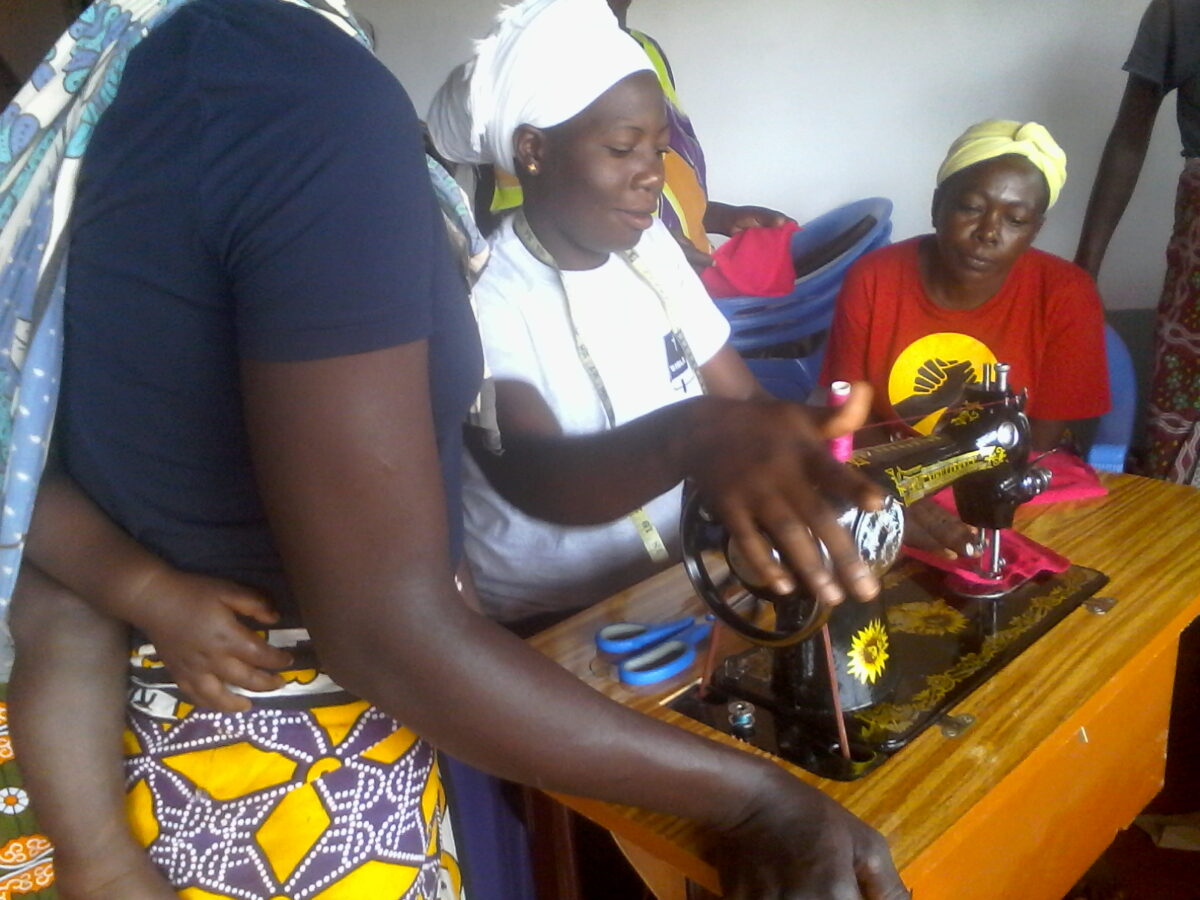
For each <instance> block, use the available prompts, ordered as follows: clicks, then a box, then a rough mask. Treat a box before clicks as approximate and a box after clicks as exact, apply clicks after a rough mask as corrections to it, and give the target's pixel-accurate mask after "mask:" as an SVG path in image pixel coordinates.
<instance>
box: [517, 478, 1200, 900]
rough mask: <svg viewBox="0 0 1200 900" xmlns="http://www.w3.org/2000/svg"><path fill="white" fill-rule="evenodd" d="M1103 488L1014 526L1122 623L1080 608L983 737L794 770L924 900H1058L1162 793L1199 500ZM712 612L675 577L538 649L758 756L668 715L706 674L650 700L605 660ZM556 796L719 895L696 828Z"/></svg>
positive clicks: (976, 704)
mask: <svg viewBox="0 0 1200 900" xmlns="http://www.w3.org/2000/svg"><path fill="white" fill-rule="evenodd" d="M1102 477H1103V480H1104V482H1105V484H1106V486H1107V487H1108V488H1109V490H1110V493H1109V494H1108V496H1106V497H1104V498H1102V499H1098V500H1091V501H1082V502H1074V503H1059V504H1051V505H1046V506H1034V507H1025V508H1023V509H1022V510H1020V511H1019V513H1018V516H1017V528H1018V529H1019V530H1020V531H1022V532H1024V533H1025V534H1027V535H1029V536H1030V537H1032V538H1034V539H1035V540H1038V541H1040V542H1042V543H1044V544H1046V545H1047V546H1049V547H1052V548H1053V549H1055V550H1057V551H1058V552H1060V553H1062V554H1064V555H1066V556H1067V557H1068V558H1070V560H1071V561H1072V562H1073V563H1076V564H1079V565H1083V566H1089V567H1092V568H1095V569H1099V570H1100V571H1102V572H1105V573H1106V574H1107V575H1108V576H1109V577H1110V578H1111V582H1110V583H1109V585H1108V586H1107V587H1105V588H1103V589H1102V590H1101V591H1100V594H1101V595H1102V596H1106V597H1113V598H1115V599H1116V600H1117V604H1116V606H1115V608H1113V609H1112V611H1111V612H1109V613H1107V614H1105V615H1097V614H1095V613H1093V612H1090V611H1088V610H1086V609H1084V608H1082V607H1081V608H1079V609H1076V610H1074V611H1073V612H1072V613H1070V615H1069V616H1068V617H1067V618H1066V619H1065V620H1063V621H1062V622H1061V623H1060V624H1059V625H1057V626H1056V627H1055V628H1054V629H1053V630H1052V631H1051V632H1050V633H1049V634H1048V635H1047V636H1046V637H1044V638H1042V639H1041V640H1039V641H1038V642H1037V643H1035V644H1034V645H1033V646H1032V647H1030V648H1029V649H1027V650H1026V651H1025V652H1024V653H1023V654H1022V655H1021V656H1020V657H1018V658H1017V659H1016V660H1015V661H1014V662H1012V663H1011V664H1010V665H1008V666H1007V667H1006V668H1005V669H1003V670H1002V671H1001V672H999V673H998V674H996V675H994V676H993V677H992V678H990V679H989V680H988V681H987V682H986V683H985V684H984V685H983V686H982V687H980V688H979V689H978V690H977V691H975V692H974V693H973V694H971V695H970V696H969V697H967V698H966V699H965V700H964V701H963V702H961V703H960V704H958V706H956V707H955V708H954V709H952V710H951V712H952V713H953V714H956V715H957V714H961V713H970V714H972V715H974V716H975V717H976V723H975V724H974V725H973V726H972V727H971V728H969V729H968V730H967V731H966V732H965V733H964V734H962V735H960V736H959V737H957V738H948V737H946V736H945V735H943V733H942V731H941V730H940V729H939V728H937V727H933V728H929V729H928V730H926V731H925V732H924V733H922V734H921V735H920V736H919V737H917V738H916V739H915V740H914V741H913V742H912V743H911V744H909V745H908V746H907V747H905V748H904V749H902V750H901V751H900V752H899V753H898V754H897V755H896V756H894V757H893V758H892V759H890V760H888V761H887V762H886V763H884V764H883V766H882V767H880V768H879V769H877V770H875V771H874V772H872V773H870V774H869V775H867V776H866V777H865V778H862V779H860V780H858V781H853V782H837V781H830V780H824V779H820V778H818V777H816V776H814V775H810V774H808V773H807V772H805V771H804V770H802V769H799V768H796V767H794V766H791V765H789V764H787V763H781V764H782V765H784V766H786V767H787V768H788V769H789V770H790V771H792V772H793V773H794V774H795V775H796V777H798V778H802V779H804V780H805V781H808V782H810V783H811V784H815V785H817V786H819V787H820V788H821V789H822V790H824V791H825V792H826V793H828V794H829V795H830V796H832V797H834V798H835V799H837V800H838V801H839V802H840V803H842V804H843V805H844V806H845V807H846V808H847V809H849V810H850V811H851V812H853V813H855V814H856V815H857V816H859V817H860V818H862V819H863V820H865V821H866V822H869V823H870V824H871V825H873V826H874V827H876V828H878V829H879V830H880V831H881V832H882V833H883V834H884V835H885V836H886V837H887V839H888V841H889V843H890V845H891V848H892V854H893V857H894V859H895V861H896V865H897V866H898V867H899V869H900V871H901V873H902V875H903V877H904V881H905V883H906V884H907V885H908V886H909V887H910V888H912V889H913V890H914V892H915V896H916V897H918V898H920V900H951V898H953V900H992V898H995V900H1012V898H1015V897H1020V898H1022V900H1060V898H1061V897H1062V896H1063V895H1064V894H1065V893H1066V892H1067V891H1068V890H1069V889H1070V888H1071V886H1072V884H1074V882H1075V881H1076V880H1077V879H1078V877H1079V876H1080V875H1081V874H1082V873H1083V872H1084V871H1085V870H1086V869H1087V868H1088V866H1089V865H1090V864H1091V863H1092V862H1093V861H1094V860H1095V859H1096V858H1097V857H1098V856H1099V855H1100V853H1101V852H1103V850H1104V848H1105V847H1107V846H1108V844H1109V843H1110V842H1111V841H1112V839H1113V836H1114V835H1115V833H1116V832H1117V831H1118V830H1119V829H1122V828H1124V827H1126V826H1127V825H1129V823H1130V822H1131V821H1132V820H1133V817H1134V816H1135V815H1136V814H1137V813H1138V812H1140V811H1141V809H1142V808H1143V807H1144V806H1145V805H1146V804H1147V803H1148V802H1149V801H1150V799H1151V798H1153V797H1154V795H1155V794H1156V793H1157V792H1158V791H1159V789H1160V788H1161V786H1162V781H1163V774H1164V767H1165V760H1166V741H1167V722H1168V715H1169V710H1170V703H1171V689H1172V682H1173V677H1174V672H1175V660H1176V652H1177V646H1178V637H1179V633H1180V632H1181V631H1182V630H1183V629H1184V628H1185V627H1186V626H1187V625H1188V623H1189V622H1191V621H1192V619H1193V618H1195V617H1196V616H1197V615H1200V491H1196V490H1194V489H1192V488H1187V487H1182V486H1178V485H1171V484H1166V483H1163V482H1157V481H1151V480H1148V479H1142V478H1135V477H1133V476H1129V475H1106V476H1102ZM705 611H706V610H704V609H702V603H701V601H700V600H699V599H698V598H697V597H696V596H695V595H694V594H693V592H692V590H691V587H690V585H689V584H688V580H687V577H686V575H685V574H684V573H683V570H682V568H680V567H676V568H674V569H672V570H670V571H667V572H664V573H662V574H660V575H658V576H656V577H655V578H652V579H650V580H649V581H646V582H644V583H643V584H640V585H638V586H636V587H634V588H632V589H631V590H628V591H625V592H623V593H621V594H618V595H616V596H615V597H612V598H610V599H609V600H606V601H604V602H603V603H600V604H599V605H597V606H595V607H593V608H591V609H589V610H587V611H585V612H583V613H580V614H579V615H577V616H575V617H573V618H571V619H569V620H567V621H566V622H563V623H561V624H560V625H557V626H555V627H554V628H551V629H549V630H547V631H545V632H542V633H541V634H539V635H536V636H535V637H533V638H531V639H530V643H531V644H532V645H533V646H534V647H535V648H536V649H538V650H540V651H541V652H542V653H544V654H546V655H547V656H549V657H550V658H552V659H554V660H556V661H558V662H559V663H560V664H562V665H563V666H564V667H565V668H567V669H568V670H570V671H572V672H574V673H575V674H576V675H578V676H579V677H580V678H581V679H582V680H584V681H585V682H587V683H588V684H590V685H592V686H593V687H595V688H596V689H597V690H599V691H601V692H603V693H604V694H607V695H608V696H609V697H612V698H613V699H615V700H617V701H618V702H621V703H624V704H626V705H628V706H630V707H633V708H634V709H637V710H640V711H642V712H644V713H645V714H647V715H650V716H654V717H655V718H659V719H662V720H663V721H667V722H671V723H672V724H675V725H677V726H679V727H680V728H685V729H687V730H689V731H693V732H696V733H698V734H703V735H705V736H706V737H709V738H711V739H712V740H717V741H723V742H726V743H729V744H733V745H735V746H738V747H741V748H743V749H748V748H747V745H745V744H742V743H740V742H737V741H735V740H734V739H733V738H730V737H728V736H726V735H724V734H719V733H717V732H716V731H713V730H711V729H709V728H707V727H706V726H704V725H702V724H700V723H698V722H696V721H693V720H692V719H689V718H687V717H685V716H683V715H681V714H679V713H676V712H674V711H672V710H670V709H668V708H666V707H665V706H664V705H663V703H664V701H665V700H667V699H669V698H670V697H672V696H674V695H675V694H676V693H678V692H679V691H680V690H681V689H682V688H683V687H685V686H686V685H688V684H690V683H691V682H693V681H694V680H695V678H696V677H697V674H698V673H697V671H692V672H691V673H686V674H684V675H681V676H679V677H677V678H675V679H672V680H670V681H667V682H664V683H663V684H661V685H655V686H653V687H652V688H640V689H635V688H629V687H626V686H624V685H622V684H621V683H620V682H618V681H617V680H616V679H615V677H613V675H612V674H611V672H610V671H609V670H608V669H606V667H605V666H604V665H602V664H598V662H597V659H596V652H595V644H594V642H593V636H594V635H595V632H596V631H597V629H599V628H600V627H601V626H602V625H604V624H607V623H609V622H617V621H642V622H661V621H666V620H669V619H672V618H675V617H678V616H680V615H686V614H702V613H703V612H705ZM701 655H703V654H701ZM751 752H758V751H751ZM556 796H557V799H558V800H560V801H561V802H562V803H564V804H566V805H567V806H569V807H571V808H572V809H574V810H576V811H577V812H579V813H581V814H583V815H584V816H587V817H588V818H590V819H592V820H593V821H595V822H596V823H598V824H599V825H601V826H603V827H604V828H606V829H608V830H609V831H611V832H612V833H613V835H614V837H615V838H616V839H617V841H618V843H619V844H620V845H621V847H622V849H623V850H624V851H625V852H626V855H627V856H628V857H629V858H630V860H631V862H633V864H634V866H635V867H636V868H637V869H638V871H639V873H640V874H641V875H642V877H643V878H644V879H645V880H646V883H647V884H648V885H649V886H650V888H651V889H652V890H653V891H654V893H655V895H656V896H657V897H658V898H659V900H675V898H682V897H684V896H685V879H688V880H691V881H693V882H696V883H698V884H700V885H702V886H704V887H706V888H708V889H710V890H713V891H717V890H718V888H719V885H718V880H717V877H716V873H715V871H714V870H713V869H712V868H711V867H710V866H709V865H708V864H707V863H705V862H704V861H703V860H701V859H700V856H699V853H700V848H701V847H702V846H703V843H704V835H703V834H702V833H701V830H700V829H699V828H698V827H697V826H695V825H694V824H692V823H690V822H687V821H684V820H680V819H676V818H672V817H670V816H664V815H659V814H656V813H650V812H646V811H644V810H640V809H634V808H629V807H619V806H615V805H612V804H606V803H599V802H596V801H592V800H586V799H581V798H577V797H567V796H558V795H556Z"/></svg>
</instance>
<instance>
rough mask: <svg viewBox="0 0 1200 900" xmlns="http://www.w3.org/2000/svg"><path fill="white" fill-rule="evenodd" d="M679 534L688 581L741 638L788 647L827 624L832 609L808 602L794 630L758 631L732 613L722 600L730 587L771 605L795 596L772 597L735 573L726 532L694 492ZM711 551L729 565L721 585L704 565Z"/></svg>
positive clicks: (688, 499) (745, 619) (734, 562)
mask: <svg viewBox="0 0 1200 900" xmlns="http://www.w3.org/2000/svg"><path fill="white" fill-rule="evenodd" d="M680 532H681V537H682V539H683V566H684V569H685V570H686V571H687V574H688V578H690V579H691V582H692V587H693V588H695V590H696V593H697V594H699V595H700V597H701V598H702V599H703V600H704V602H705V603H707V604H708V608H709V609H711V610H712V611H713V614H714V615H715V616H716V617H717V618H718V619H720V620H721V621H722V622H724V623H725V624H726V625H728V626H729V627H730V628H732V629H733V630H734V631H736V632H737V633H738V634H740V635H742V636H743V637H745V638H748V639H749V640H751V641H753V642H754V643H756V644H761V645H763V646H766V647H787V646H790V645H791V644H798V643H800V642H801V641H803V640H807V639H808V638H809V637H811V636H812V635H814V634H816V633H817V632H818V631H820V630H821V628H823V627H824V626H825V623H826V622H827V621H829V614H830V612H831V611H832V607H830V606H827V605H825V604H824V603H817V602H816V601H815V600H810V602H811V603H812V611H811V612H809V613H808V615H807V616H806V617H804V620H803V621H801V622H800V623H798V624H797V625H796V626H795V627H793V628H781V629H772V628H760V627H759V626H757V625H755V624H754V623H752V622H751V621H749V620H748V619H747V618H746V617H745V616H743V615H741V614H740V613H738V612H737V611H736V610H734V609H733V607H731V606H730V605H729V604H728V602H726V599H725V598H726V596H727V594H728V592H729V588H730V587H740V588H742V589H744V591H745V592H748V593H751V594H753V595H754V596H756V597H759V598H761V599H763V600H770V601H772V602H778V601H780V600H785V599H788V600H791V599H794V598H795V595H794V594H793V595H791V597H787V598H785V597H781V596H779V595H776V594H772V593H771V592H769V591H767V590H765V589H764V588H759V587H755V586H754V585H751V584H749V583H748V582H746V581H745V580H744V579H743V578H742V577H741V576H740V575H739V574H738V572H737V566H736V560H731V559H730V549H729V543H730V537H729V532H727V531H726V530H725V528H724V527H723V526H722V525H721V524H720V523H718V522H716V521H715V520H714V519H713V518H712V517H711V516H710V515H709V514H708V513H707V512H706V511H705V509H704V507H703V506H702V505H701V503H700V497H699V495H698V494H696V493H694V492H693V493H690V494H689V495H688V497H687V500H686V501H685V502H684V505H683V516H682V519H681V523H680ZM713 550H717V551H720V553H721V555H722V557H723V558H724V559H725V560H726V561H727V562H729V574H728V575H726V576H725V578H724V579H722V583H721V584H717V582H716V581H715V580H714V579H713V577H712V573H711V572H709V570H708V565H707V563H706V562H705V554H706V552H711V551H713Z"/></svg>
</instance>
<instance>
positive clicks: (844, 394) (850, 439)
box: [827, 381, 854, 462]
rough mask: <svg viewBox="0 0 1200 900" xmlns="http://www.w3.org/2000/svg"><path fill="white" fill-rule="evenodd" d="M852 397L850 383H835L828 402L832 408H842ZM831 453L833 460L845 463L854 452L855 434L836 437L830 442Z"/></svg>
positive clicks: (850, 433)
mask: <svg viewBox="0 0 1200 900" xmlns="http://www.w3.org/2000/svg"><path fill="white" fill-rule="evenodd" d="M849 397H850V382H848V381H835V382H834V383H833V384H831V385H830V386H829V398H828V400H827V402H828V403H829V405H830V406H842V405H843V404H844V403H845V402H846V400H847V399H848V398H849ZM829 452H830V453H832V454H833V458H834V459H836V460H837V461H838V462H845V461H846V460H848V459H849V458H850V455H851V454H852V453H853V452H854V433H853V432H848V433H847V434H843V435H842V436H841V437H835V438H832V439H830V441H829Z"/></svg>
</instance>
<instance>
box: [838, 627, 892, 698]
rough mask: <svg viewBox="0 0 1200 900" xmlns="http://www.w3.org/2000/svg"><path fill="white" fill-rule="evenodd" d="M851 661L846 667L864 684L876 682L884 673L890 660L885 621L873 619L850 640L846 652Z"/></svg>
mask: <svg viewBox="0 0 1200 900" xmlns="http://www.w3.org/2000/svg"><path fill="white" fill-rule="evenodd" d="M846 657H847V659H849V663H848V664H847V666H846V669H847V670H848V671H849V672H850V674H851V675H853V676H854V677H855V678H857V679H858V680H859V681H861V682H862V683H863V684H874V683H875V681H876V680H877V679H878V678H879V676H880V675H882V674H883V670H884V669H885V668H886V667H887V661H888V636H887V632H886V631H885V630H884V628H883V622H882V621H880V620H879V619H872V620H871V621H870V622H869V623H868V624H867V627H866V628H864V629H862V631H860V632H859V633H858V634H856V635H854V638H853V639H852V640H851V641H850V651H849V652H848V653H847V654H846Z"/></svg>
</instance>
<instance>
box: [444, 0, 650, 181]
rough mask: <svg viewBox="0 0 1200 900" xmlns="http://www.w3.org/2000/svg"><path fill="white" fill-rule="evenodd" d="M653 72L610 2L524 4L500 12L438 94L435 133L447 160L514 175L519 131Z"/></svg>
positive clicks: (548, 122)
mask: <svg viewBox="0 0 1200 900" xmlns="http://www.w3.org/2000/svg"><path fill="white" fill-rule="evenodd" d="M650 69H651V65H650V60H649V59H648V58H647V56H646V52H645V51H644V50H643V49H642V48H641V47H640V46H639V45H638V43H637V41H635V40H634V39H633V38H631V37H630V36H629V35H627V34H626V33H625V32H624V31H622V30H621V28H620V26H619V25H617V20H616V17H615V16H614V15H613V13H612V10H611V9H609V8H608V4H607V3H606V2H605V0H524V2H523V3H519V4H517V5H516V6H510V7H506V8H505V9H503V10H501V12H500V15H499V16H498V17H497V18H496V26H495V28H493V29H492V33H491V34H490V35H488V36H487V37H486V38H484V39H483V40H481V41H478V42H477V43H476V45H475V57H474V58H473V59H472V60H470V61H469V62H468V63H467V64H466V66H465V68H464V67H459V68H458V69H455V71H454V72H452V73H451V75H450V78H449V79H448V80H447V82H446V84H444V85H443V86H442V89H441V90H440V91H438V95H437V97H436V98H435V99H434V106H433V107H432V108H431V109H430V114H429V123H428V124H429V127H430V132H431V134H432V136H433V139H434V143H435V145H436V146H437V147H438V150H439V152H443V153H445V154H446V155H447V158H449V159H453V160H455V161H457V162H486V163H491V164H493V165H495V166H498V167H499V168H501V169H504V170H505V171H507V172H512V170H513V146H512V137H513V133H514V132H515V131H516V130H517V127H518V126H519V125H533V126H534V127H536V128H549V127H551V126H554V125H558V124H560V123H562V122H565V121H566V120H567V119H569V118H571V117H572V116H574V115H576V114H577V113H579V112H582V111H583V110H584V109H585V108H586V107H587V106H588V105H590V104H591V103H592V101H594V100H595V99H596V98H597V97H599V96H600V95H601V94H603V93H604V92H605V91H607V90H608V89H609V88H610V87H612V86H613V85H614V84H616V83H617V82H618V81H620V80H621V79H622V78H624V77H626V76H627V75H631V74H633V73H634V72H640V71H643V70H650ZM464 99H465V100H466V103H465V104H464V102H463V101H464ZM464 109H465V110H467V111H468V112H469V119H468V118H467V116H466V115H464V113H463V110H464ZM468 120H469V122H470V131H469V135H470V139H469V141H464V140H463V131H464V127H463V126H464V125H465V122H466V121H468ZM464 157H465V158H464Z"/></svg>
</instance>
